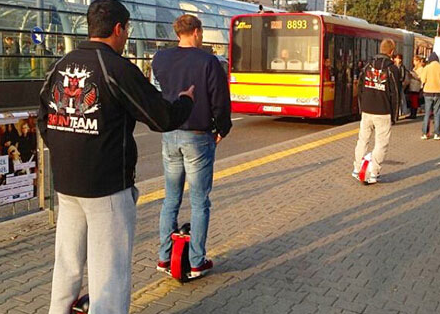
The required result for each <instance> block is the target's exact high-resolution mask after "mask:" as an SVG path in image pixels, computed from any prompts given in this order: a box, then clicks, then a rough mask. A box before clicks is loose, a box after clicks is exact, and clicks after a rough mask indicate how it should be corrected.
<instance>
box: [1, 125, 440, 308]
mask: <svg viewBox="0 0 440 314" xmlns="http://www.w3.org/2000/svg"><path fill="white" fill-rule="evenodd" d="M357 127H358V123H353V124H349V125H345V126H342V127H337V128H334V129H331V130H327V131H323V132H320V133H315V134H313V135H310V136H306V137H303V138H300V139H297V140H292V141H289V142H284V143H282V144H278V145H275V146H272V147H268V148H265V149H260V150H257V151H253V152H250V153H246V154H243V155H240V156H235V157H231V158H229V159H227V160H222V161H219V162H218V163H217V164H216V172H217V175H216V180H215V182H214V189H213V193H212V197H211V199H212V203H213V208H212V214H211V224H210V230H209V238H208V251H209V252H208V255H209V257H212V258H213V260H214V270H213V272H212V273H211V274H210V275H209V276H207V277H205V278H202V279H199V280H197V281H193V282H190V283H186V284H183V285H182V284H180V283H178V282H176V281H175V280H173V279H171V278H168V277H164V276H163V275H162V274H159V273H157V272H156V270H155V266H156V262H157V249H158V220H159V210H160V207H161V200H160V193H155V194H152V193H153V192H155V191H156V190H160V189H161V188H162V187H163V178H159V179H155V180H150V181H147V182H143V183H142V184H140V187H141V192H142V193H143V194H148V195H149V196H150V197H146V198H143V200H144V202H146V203H144V204H143V205H140V206H139V211H138V224H137V235H136V244H135V251H134V256H133V289H132V296H133V298H132V308H131V312H132V313H142V314H153V313H179V314H180V313H182V314H183V313H200V314H203V313H216V314H217V313H219V314H221V313H225V314H226V313H228V314H235V313H243V314H257V313H271V314H272V313H295V314H307V313H320V314H321V313H322V314H330V313H365V314H381V313H401V314H403V313H406V314H419V313H429V314H431V313H440V308H439V296H438V293H439V291H440V273H439V269H440V256H439V254H440V237H439V226H440V142H439V141H433V140H429V141H421V140H420V135H421V121H420V118H419V120H417V121H402V122H399V123H398V124H397V125H396V126H394V127H393V130H392V139H391V146H390V151H389V154H388V158H387V161H386V162H385V165H384V167H383V171H382V182H381V183H379V184H376V185H371V186H364V185H361V184H360V183H358V182H356V181H355V180H354V179H353V178H352V177H351V175H350V174H351V171H352V162H353V156H354V147H355V143H356V139H357V136H356V129H357ZM231 136H233V134H231ZM158 195H159V196H158ZM188 220H189V202H188V199H187V198H185V200H184V204H183V209H182V212H181V219H180V222H186V221H188ZM0 228H1V229H0V313H7V314H12V313H14V314H23V313H47V311H48V304H49V300H50V286H51V284H50V282H51V275H52V274H51V270H52V265H53V251H54V230H53V229H49V228H48V227H47V216H46V214H45V213H41V214H37V215H31V216H28V217H24V218H20V219H18V220H16V221H12V222H6V223H1V224H0ZM86 281H87V280H85V284H86Z"/></svg>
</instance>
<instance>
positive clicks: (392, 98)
mask: <svg viewBox="0 0 440 314" xmlns="http://www.w3.org/2000/svg"><path fill="white" fill-rule="evenodd" d="M400 88H401V85H400V80H399V69H397V67H396V66H395V65H394V63H393V61H391V59H390V57H388V56H387V55H384V54H378V55H376V56H375V57H374V59H373V61H372V62H370V63H368V64H367V65H366V66H365V67H364V69H363V70H362V72H361V75H360V78H359V89H358V91H359V92H358V97H359V103H360V109H361V111H362V112H366V113H370V114H378V115H386V114H391V118H392V119H394V117H395V113H396V110H397V108H399V102H400V96H399V91H400Z"/></svg>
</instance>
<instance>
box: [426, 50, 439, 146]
mask: <svg viewBox="0 0 440 314" xmlns="http://www.w3.org/2000/svg"><path fill="white" fill-rule="evenodd" d="M421 80H422V84H423V96H424V98H425V117H424V118H423V127H422V132H423V134H422V140H427V139H428V129H429V117H430V115H431V110H432V111H433V112H434V140H440V63H439V58H438V56H437V54H436V53H435V52H433V53H432V54H431V55H430V56H429V58H428V65H427V66H425V68H424V69H423V71H422V76H421Z"/></svg>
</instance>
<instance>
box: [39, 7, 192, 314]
mask: <svg viewBox="0 0 440 314" xmlns="http://www.w3.org/2000/svg"><path fill="white" fill-rule="evenodd" d="M129 17H130V14H129V12H128V11H127V9H126V8H125V7H124V6H123V5H122V4H121V3H120V2H119V1H116V0H96V1H94V2H93V3H92V4H91V5H90V7H89V9H88V12H87V22H88V27H89V28H88V31H89V37H90V40H89V41H86V42H83V43H81V44H80V45H79V49H78V50H75V51H72V52H71V53H69V54H67V55H66V56H65V57H64V58H62V59H61V60H59V61H58V62H57V63H56V64H55V65H54V66H52V68H51V70H50V71H49V72H48V73H47V77H46V81H45V83H44V86H43V88H42V90H41V94H40V111H39V117H38V126H39V129H40V132H41V135H42V137H43V139H44V142H45V143H46V145H47V147H48V148H49V151H50V157H51V165H52V170H53V175H54V187H55V190H56V191H57V192H58V199H59V216H58V221H57V232H56V244H55V265H54V274H53V282H52V298H51V305H50V310H49V313H50V314H70V306H71V305H72V303H73V302H74V300H76V298H77V297H78V294H79V293H80V289H81V282H82V275H83V268H84V263H85V261H86V260H87V265H88V283H89V285H88V286H89V295H90V309H89V311H90V313H93V314H124V313H125V314H126V313H128V311H129V306H130V291H131V280H130V278H131V254H132V248H133V239H134V228H135V219H136V200H137V196H138V193H137V190H136V188H135V187H134V177H135V175H134V172H135V165H136V160H137V149H136V143H135V140H134V137H133V130H134V127H135V123H136V121H141V122H144V123H146V124H147V125H148V126H149V127H150V128H151V129H152V130H155V131H160V132H165V131H171V130H173V129H175V128H177V127H179V126H180V125H181V124H182V123H183V122H184V121H185V120H187V118H188V117H189V114H190V113H191V110H192V107H193V101H192V99H193V89H194V87H193V86H191V87H190V86H189V85H187V87H186V88H188V87H189V89H188V90H187V91H184V92H180V93H179V94H176V97H175V99H176V98H177V99H178V100H176V101H174V102H173V103H170V102H168V101H166V100H165V99H163V98H162V95H161V93H160V92H158V91H157V90H156V89H155V88H154V87H153V86H152V85H150V84H149V83H148V80H147V79H146V78H145V77H144V76H143V74H142V72H141V71H140V70H139V69H138V68H137V67H136V66H135V65H133V64H132V63H131V62H130V61H128V60H127V59H125V58H122V57H121V56H120V54H121V53H122V52H123V48H124V46H125V42H126V40H127V37H128V30H129V22H128V20H129Z"/></svg>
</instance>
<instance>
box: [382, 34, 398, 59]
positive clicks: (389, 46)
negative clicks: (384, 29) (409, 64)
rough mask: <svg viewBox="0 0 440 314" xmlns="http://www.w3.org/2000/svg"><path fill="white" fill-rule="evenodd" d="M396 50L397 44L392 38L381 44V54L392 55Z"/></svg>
mask: <svg viewBox="0 0 440 314" xmlns="http://www.w3.org/2000/svg"><path fill="white" fill-rule="evenodd" d="M395 48H396V43H395V42H394V40H392V39H391V38H385V39H384V40H382V42H381V43H380V53H384V54H387V55H391V54H392V53H393V51H394V49H395Z"/></svg>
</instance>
